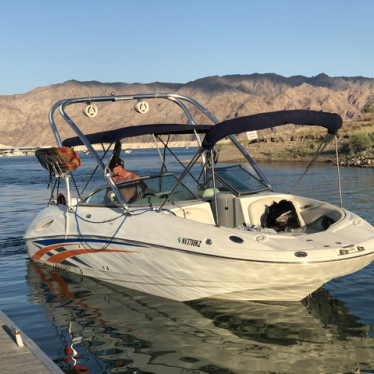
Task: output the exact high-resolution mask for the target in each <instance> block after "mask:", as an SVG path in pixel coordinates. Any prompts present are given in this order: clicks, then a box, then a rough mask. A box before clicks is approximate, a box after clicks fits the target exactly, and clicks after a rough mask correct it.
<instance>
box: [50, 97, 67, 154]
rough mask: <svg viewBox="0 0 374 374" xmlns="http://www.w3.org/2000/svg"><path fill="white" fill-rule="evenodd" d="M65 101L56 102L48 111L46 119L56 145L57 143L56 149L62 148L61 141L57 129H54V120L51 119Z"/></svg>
mask: <svg viewBox="0 0 374 374" xmlns="http://www.w3.org/2000/svg"><path fill="white" fill-rule="evenodd" d="M64 101H66V100H60V101H58V102H57V103H55V104H54V105H53V106H52V108H51V109H50V110H49V113H48V119H49V124H50V126H51V128H52V131H53V135H54V136H55V139H56V143H57V146H58V147H62V141H61V138H60V134H59V132H58V131H57V127H56V124H55V120H54V118H53V115H54V112H55V110H56V109H57V108H58V107H59V106H60V105H61V104H62V103H63V102H64Z"/></svg>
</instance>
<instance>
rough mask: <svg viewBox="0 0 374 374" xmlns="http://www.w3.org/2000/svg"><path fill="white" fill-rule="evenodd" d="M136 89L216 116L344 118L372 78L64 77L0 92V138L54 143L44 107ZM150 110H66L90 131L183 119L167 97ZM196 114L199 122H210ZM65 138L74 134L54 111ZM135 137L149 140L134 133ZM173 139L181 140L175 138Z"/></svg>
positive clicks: (359, 105)
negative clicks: (193, 103)
mask: <svg viewBox="0 0 374 374" xmlns="http://www.w3.org/2000/svg"><path fill="white" fill-rule="evenodd" d="M111 92H115V93H116V94H117V95H119V94H129V95H131V94H136V93H162V92H169V93H178V94H181V95H186V96H189V97H191V98H193V99H195V100H197V101H198V102H200V103H201V104H202V105H203V106H205V107H206V108H207V109H208V110H209V111H210V112H212V113H213V114H214V115H215V116H216V117H217V118H218V119H219V120H221V121H222V120H225V119H230V118H234V117H237V116H245V115H249V114H255V113H260V112H269V111H274V110H285V109H286V110H287V109H306V110H308V109H310V110H323V111H326V112H334V113H338V114H340V115H341V116H342V117H343V119H351V118H356V117H359V116H360V115H361V113H362V109H363V107H364V106H365V105H366V104H368V103H369V104H373V103H374V79H373V78H364V77H329V76H327V75H325V74H320V75H318V76H316V77H311V78H308V77H304V76H293V77H290V78H285V77H282V76H279V75H276V74H251V75H227V76H223V77H219V76H213V77H206V78H202V79H198V80H195V81H193V82H188V83H187V84H173V83H159V82H156V83H150V84H137V83H134V84H126V83H100V82H96V81H91V82H78V81H74V80H72V81H68V82H65V83H62V84H55V85H51V86H48V87H41V88H36V89H34V90H32V91H30V92H27V93H25V94H22V95H21V94H18V95H9V96H0V134H1V138H0V142H1V143H2V144H7V145H12V146H41V145H54V144H55V141H54V137H53V134H52V132H51V130H50V127H49V124H48V111H49V109H50V107H51V106H52V104H54V103H55V102H57V101H58V100H61V99H65V98H74V97H85V96H91V97H92V96H101V95H110V93H111ZM149 104H150V110H149V112H148V113H147V114H144V115H141V114H138V113H136V112H135V110H134V108H133V105H134V102H133V101H131V102H118V103H114V104H112V103H110V104H108V103H100V104H98V105H97V106H98V108H99V114H98V116H97V117H96V118H93V119H89V118H87V117H84V116H83V115H82V108H83V105H76V106H70V107H69V108H68V109H67V112H68V114H69V115H70V116H71V117H72V118H73V120H74V121H75V122H76V123H77V124H78V126H79V127H80V128H81V129H82V130H83V132H86V133H91V132H96V131H104V130H109V129H116V128H120V127H123V126H134V125H141V124H150V123H186V119H185V117H184V115H183V113H182V111H181V109H180V108H179V107H178V106H176V105H175V104H172V103H170V102H168V101H166V100H162V99H157V100H150V101H149ZM192 113H193V114H197V116H196V117H195V119H196V120H197V123H209V122H208V121H207V120H206V119H205V118H203V116H201V115H200V114H199V113H196V111H195V110H192ZM56 118H57V120H56V123H57V126H58V128H59V131H60V134H61V137H62V138H63V139H65V138H67V137H70V136H74V133H73V132H72V130H70V128H69V127H68V125H67V124H66V123H65V122H64V121H62V119H61V118H60V116H59V114H58V113H57V114H56ZM132 140H133V141H134V142H142V141H149V140H150V139H148V138H140V139H139V138H133V139H132ZM174 140H181V139H178V138H177V137H175V139H174Z"/></svg>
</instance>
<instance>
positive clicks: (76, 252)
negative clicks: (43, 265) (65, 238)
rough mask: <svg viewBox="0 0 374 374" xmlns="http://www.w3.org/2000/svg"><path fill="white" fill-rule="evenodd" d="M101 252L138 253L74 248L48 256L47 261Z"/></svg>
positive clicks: (58, 260) (55, 262) (56, 261)
mask: <svg viewBox="0 0 374 374" xmlns="http://www.w3.org/2000/svg"><path fill="white" fill-rule="evenodd" d="M103 252H121V253H139V252H137V251H118V250H116V249H101V250H97V251H95V250H92V249H75V250H72V251H66V252H61V253H57V254H55V255H54V256H52V257H50V258H49V259H48V260H47V262H53V263H54V264H59V263H60V262H61V261H64V260H66V259H67V258H69V257H73V256H77V255H86V254H89V253H103Z"/></svg>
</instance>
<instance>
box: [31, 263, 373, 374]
mask: <svg viewBox="0 0 374 374" xmlns="http://www.w3.org/2000/svg"><path fill="white" fill-rule="evenodd" d="M27 281H28V284H29V286H30V288H31V289H32V293H31V294H30V295H29V297H30V300H31V302H32V303H33V304H40V305H43V307H44V309H45V310H46V311H47V313H46V317H47V319H48V320H49V321H52V324H53V325H54V326H55V329H56V331H57V334H58V335H59V341H61V345H60V346H58V347H56V352H59V358H58V359H57V360H56V361H57V363H58V365H59V366H60V367H61V368H63V369H64V370H66V369H68V368H70V371H68V372H69V373H70V372H71V373H74V372H77V373H78V372H79V373H88V372H90V373H97V372H106V373H136V374H145V373H159V374H172V373H173V374H174V373H178V374H202V373H209V374H218V373H220V374H222V373H225V374H234V373H252V372H256V373H261V372H273V373H274V372H276V373H280V372H282V373H284V372H287V373H291V372H292V373H337V372H345V373H347V372H349V373H351V372H360V371H361V372H364V371H365V370H370V369H374V350H373V349H371V348H370V347H372V346H374V339H372V338H371V337H370V336H369V331H370V330H372V327H371V326H368V325H365V324H362V323H359V322H358V318H357V317H355V316H354V315H351V314H349V309H348V308H347V307H345V306H344V304H343V302H341V301H339V300H337V299H336V298H334V297H333V296H332V295H330V294H329V293H328V292H327V291H325V290H323V289H320V290H318V291H316V292H315V293H314V294H313V295H312V296H311V297H309V298H307V299H305V300H304V301H303V302H288V303H285V302H284V303H275V302H271V303H269V302H268V303H264V302H261V303H259V302H238V301H224V300H218V299H201V300H197V301H190V302H185V303H181V302H177V301H173V300H169V299H163V298H160V297H156V296H151V295H149V294H143V293H141V292H137V291H134V290H131V289H127V288H123V287H118V286H115V285H111V284H109V283H106V282H101V281H98V280H95V279H93V278H88V277H80V276H78V275H74V274H71V273H65V272H61V271H56V270H54V269H52V268H51V267H48V266H42V265H38V264H36V263H35V262H30V263H29V264H28V273H27ZM74 369H75V370H74Z"/></svg>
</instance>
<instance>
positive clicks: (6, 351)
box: [0, 310, 63, 374]
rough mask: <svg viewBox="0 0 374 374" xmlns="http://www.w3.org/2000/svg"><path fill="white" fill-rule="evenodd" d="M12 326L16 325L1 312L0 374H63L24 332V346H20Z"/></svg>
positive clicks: (21, 336)
mask: <svg viewBox="0 0 374 374" xmlns="http://www.w3.org/2000/svg"><path fill="white" fill-rule="evenodd" d="M11 326H14V323H13V322H12V321H11V320H10V319H9V318H8V317H7V316H6V315H5V314H4V313H3V312H2V311H1V310H0V374H5V373H6V374H8V373H17V374H50V373H55V374H62V373H63V371H62V370H61V369H60V368H59V367H58V366H57V365H56V364H55V363H54V362H53V361H52V360H51V359H50V358H49V357H48V356H47V355H46V354H45V353H44V352H43V351H42V350H41V349H40V348H39V347H38V346H37V345H36V344H35V343H34V342H33V341H32V340H31V339H29V338H28V337H27V335H26V334H24V333H23V332H21V333H20V334H19V335H20V338H21V339H22V342H23V344H24V346H23V347H21V346H18V344H17V342H16V337H15V335H14V334H13V333H12V330H11Z"/></svg>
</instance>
